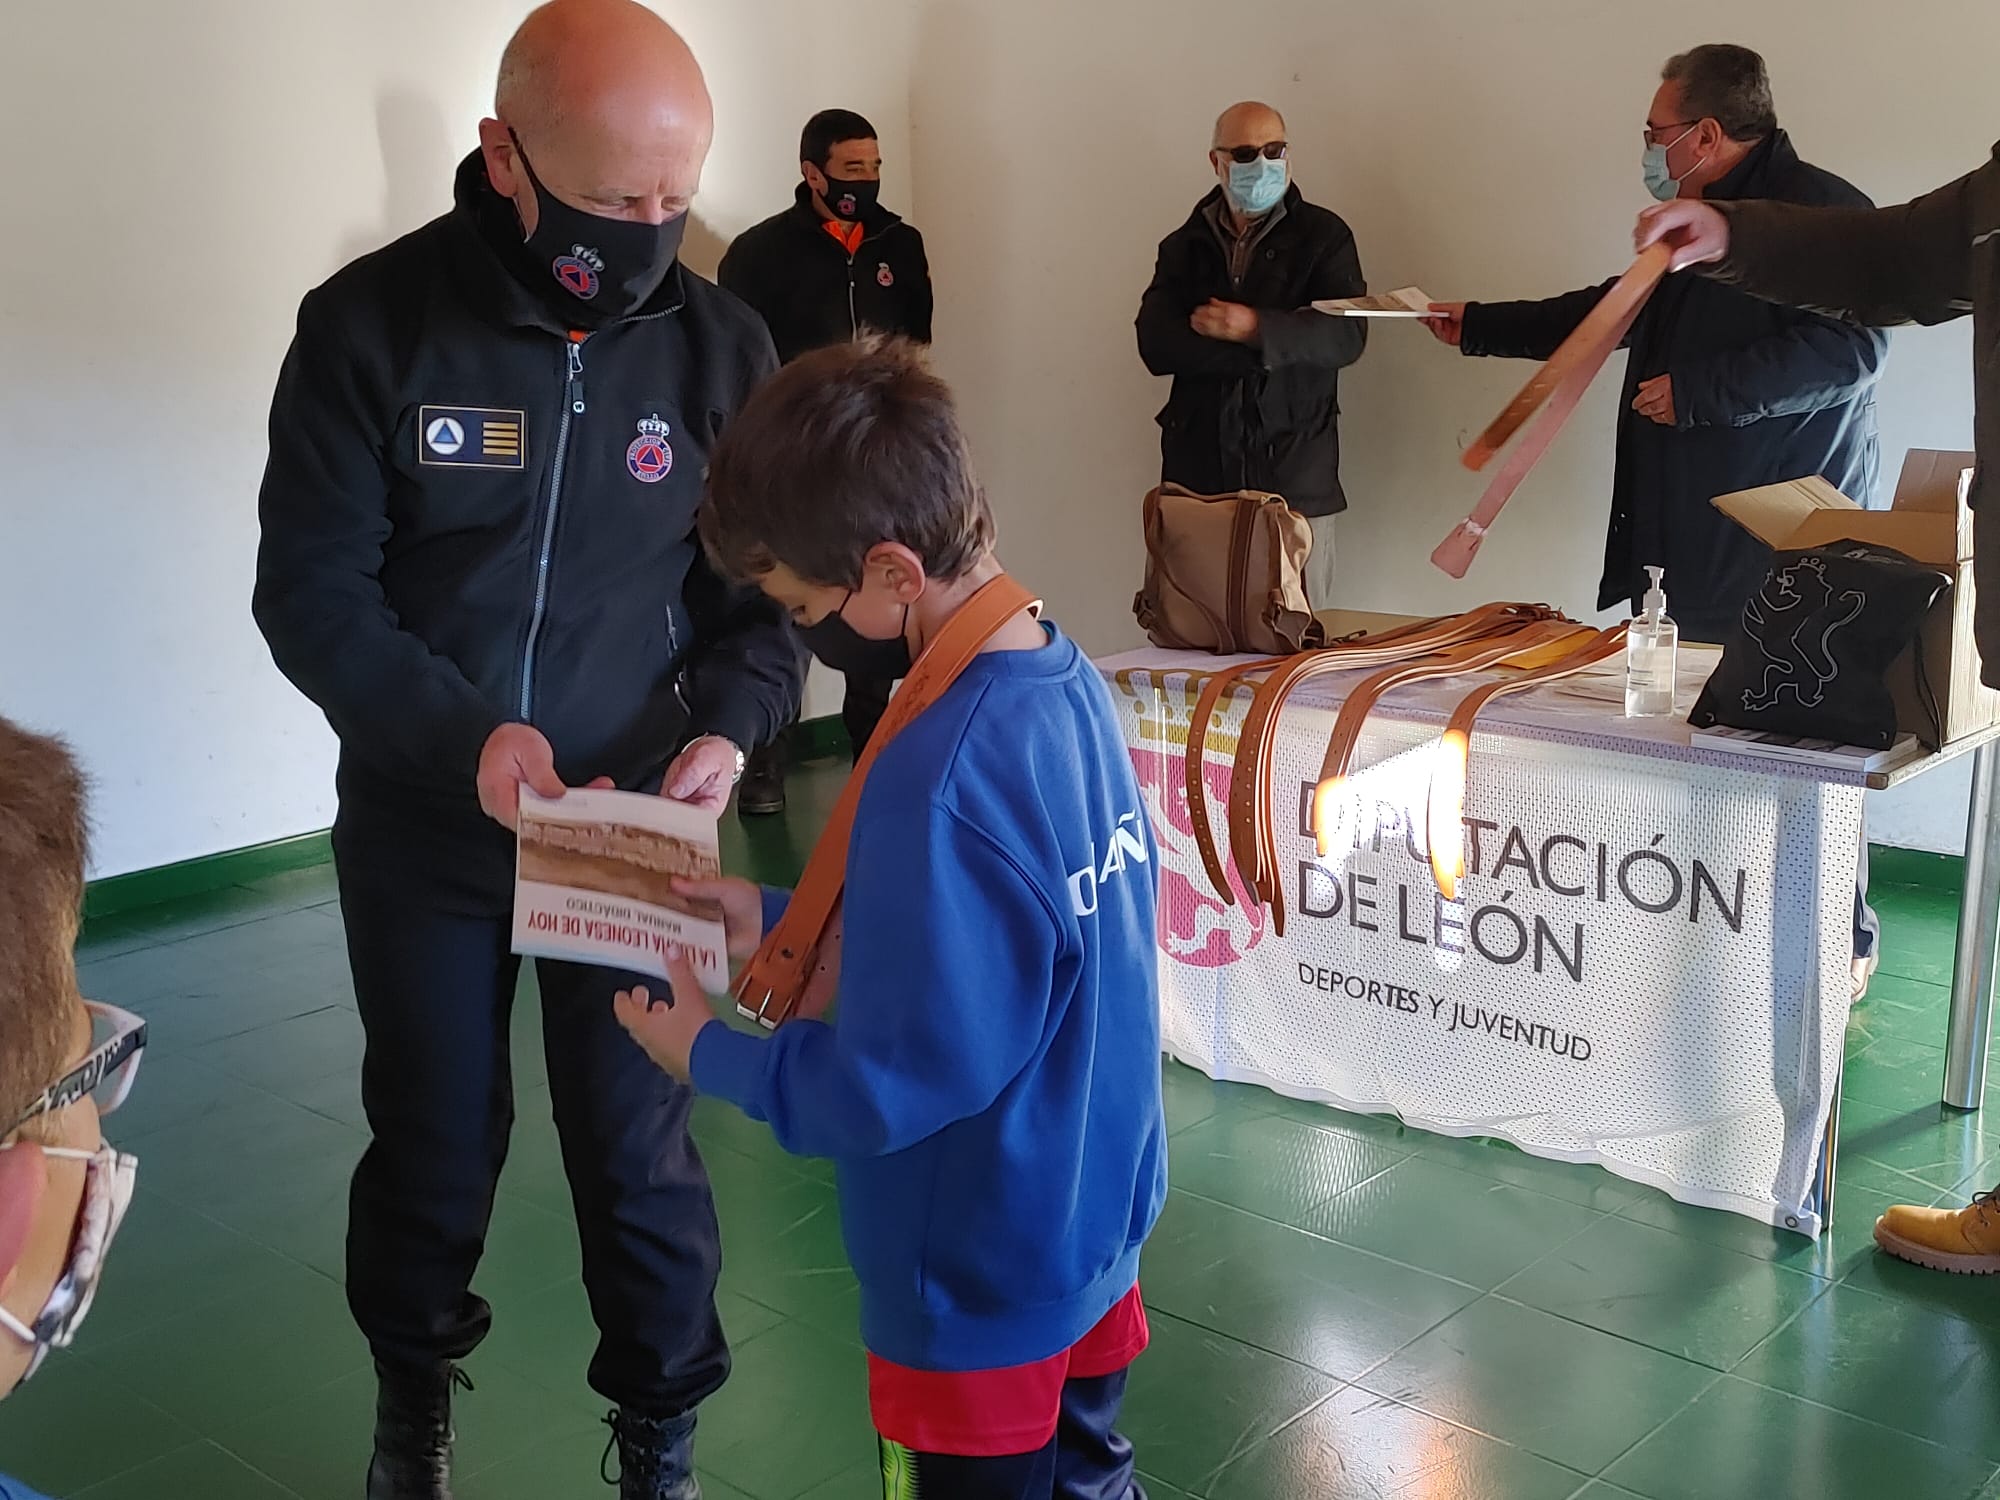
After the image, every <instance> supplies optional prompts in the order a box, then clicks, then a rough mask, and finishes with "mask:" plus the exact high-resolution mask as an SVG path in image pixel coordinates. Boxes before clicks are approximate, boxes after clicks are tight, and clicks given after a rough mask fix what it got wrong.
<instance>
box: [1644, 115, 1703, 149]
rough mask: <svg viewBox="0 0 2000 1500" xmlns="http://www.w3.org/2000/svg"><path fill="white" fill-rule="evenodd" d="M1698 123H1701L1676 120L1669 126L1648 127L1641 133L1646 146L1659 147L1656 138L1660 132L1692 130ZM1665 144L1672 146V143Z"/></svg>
mask: <svg viewBox="0 0 2000 1500" xmlns="http://www.w3.org/2000/svg"><path fill="white" fill-rule="evenodd" d="M1700 123H1701V121H1699V120H1676V121H1674V123H1673V124H1671V125H1648V126H1647V127H1646V129H1645V131H1644V132H1643V133H1644V135H1645V137H1646V144H1647V145H1649V146H1657V145H1660V144H1661V142H1660V141H1659V140H1658V137H1659V135H1660V134H1661V133H1662V132H1664V131H1668V130H1692V129H1694V128H1695V126H1697V125H1699V124H1700ZM1666 144H1668V145H1672V144H1673V142H1671V141H1669V142H1667V143H1666Z"/></svg>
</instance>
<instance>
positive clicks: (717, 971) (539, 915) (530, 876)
mask: <svg viewBox="0 0 2000 1500" xmlns="http://www.w3.org/2000/svg"><path fill="white" fill-rule="evenodd" d="M515 850H516V854H515V866H514V951H515V952H516V953H518V954H521V955H522V956H523V957H528V958H560V959H567V960H569V961H570V962H572V963H586V964H603V965H605V966H606V967H608V968H614V969H630V970H632V971H633V972H635V973H639V974H648V975H651V976H653V977H654V978H657V979H665V978H666V977H667V950H668V948H669V947H673V946H678V947H681V948H684V949H686V950H687V952H688V955H689V957H690V958H692V959H693V961H694V969H695V973H696V974H698V975H699V976H700V977H701V982H702V987H703V988H704V989H706V990H707V991H708V992H709V993H710V994H715V995H719V994H721V993H722V992H723V991H725V990H727V989H728V988H729V959H728V945H727V942H726V940H725V938H724V935H723V930H722V908H721V907H719V906H716V905H713V904H712V903H709V902H704V901H690V900H688V899H687V898H686V897H685V896H682V895H679V894H678V893H676V892H675V890H674V887H673V882H674V880H675V879H676V878H682V879H686V878H690V877H692V878H707V877H712V876H716V875H720V874H721V873H722V850H721V845H720V842H719V840H718V837H717V832H716V819H715V815H714V814H713V813H704V812H701V811H700V810H698V809H696V808H692V807H689V806H687V805H686V804H684V803H680V802H670V801H668V800H667V799H666V798H665V797H654V796H648V795H646V794H644V793H640V792H607V791H573V792H570V793H568V794H567V795H565V796H563V797H562V798H561V799H559V800H557V801H549V800H547V799H546V798H542V797H538V796H536V795H535V794H534V793H532V792H530V791H528V790H527V789H526V788H525V787H524V788H522V790H521V821H520V834H519V837H518V839H517V841H516V844H515ZM607 999H608V997H607Z"/></svg>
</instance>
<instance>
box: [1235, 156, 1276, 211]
mask: <svg viewBox="0 0 2000 1500" xmlns="http://www.w3.org/2000/svg"><path fill="white" fill-rule="evenodd" d="M1287 177H1288V174H1287V172H1286V170H1285V164H1284V163H1283V162H1282V161H1272V160H1271V158H1270V157H1268V156H1260V157H1258V158H1257V159H1256V160H1255V161H1245V162H1234V161H1233V162H1231V163H1229V175H1228V176H1227V177H1226V178H1224V179H1223V184H1222V191H1223V192H1224V193H1225V194H1226V195H1227V196H1228V198H1229V206H1230V207H1231V208H1234V209H1235V210H1236V211H1237V212H1238V213H1240V214H1248V215H1250V216H1251V217H1252V218H1254V217H1256V216H1257V215H1258V214H1267V213H1269V212H1270V211H1271V210H1272V209H1274V208H1276V207H1277V206H1278V200H1279V199H1280V198H1282V197H1284V196H1285V184H1286V181H1287Z"/></svg>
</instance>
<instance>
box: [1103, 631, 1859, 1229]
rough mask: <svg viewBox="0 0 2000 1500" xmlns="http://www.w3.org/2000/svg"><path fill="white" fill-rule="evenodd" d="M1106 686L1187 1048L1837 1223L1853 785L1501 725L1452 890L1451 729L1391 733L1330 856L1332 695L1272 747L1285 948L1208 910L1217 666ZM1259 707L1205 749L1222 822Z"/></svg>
mask: <svg viewBox="0 0 2000 1500" xmlns="http://www.w3.org/2000/svg"><path fill="white" fill-rule="evenodd" d="M1110 676H1111V685H1112V693H1113V696H1114V698H1115V699H1116V701H1117V703H1118V705H1119V712H1120V716H1121V720H1122V723H1123V727H1124V731H1125V738H1126V741H1127V743H1128V744H1129V745H1130V747H1131V751H1132V759H1133V763H1134V765H1135V766H1136V767H1137V768H1138V772H1139V779H1140V783H1141V785H1142V786H1143V787H1144V789H1145V792H1146V797H1147V801H1148V804H1149V808H1150V812H1151V815H1152V819H1153V824H1154V827H1155V830H1156V832H1157V835H1158V840H1159V844H1160V848H1161V853H1162V869H1161V903H1160V932H1159V939H1160V949H1161V980H1162V983H1161V992H1162V1003H1163V1008H1164V1014H1163V1026H1162V1029H1163V1035H1164V1038H1165V1044H1166V1047H1167V1050H1168V1052H1169V1053H1170V1054H1171V1055H1172V1056H1174V1057H1176V1058H1178V1059H1180V1060H1181V1061H1183V1062H1186V1063H1189V1064H1191V1065H1192V1066H1194V1067H1197V1068H1199V1069H1200V1070H1202V1071H1203V1072H1204V1073H1206V1074H1208V1075H1209V1076H1210V1077H1213V1078H1219V1079H1227V1080H1231V1081H1235V1082H1245V1083H1254V1084H1260V1085H1262V1086H1264V1087H1266V1088H1269V1089H1273V1090H1275V1091H1276V1092H1278V1093H1281V1094H1285V1095H1288V1096H1290V1097H1293V1098H1298V1099H1307V1100H1317V1101H1321V1102H1324V1103H1327V1104H1330V1105H1334V1106H1337V1107H1339V1108H1341V1109H1346V1110H1354V1111H1360V1112H1367V1113H1383V1112H1393V1113H1395V1114H1397V1115H1399V1116H1401V1117H1402V1118H1403V1119H1404V1120H1405V1121H1407V1122H1408V1123H1409V1124H1411V1125H1414V1126H1418V1127H1421V1128H1423V1129H1426V1130H1432V1131H1437V1132H1441V1133H1443V1134H1447V1135H1478V1136H1493V1137H1499V1138H1501V1139H1504V1140H1507V1141H1510V1142H1512V1143H1514V1144H1515V1145H1517V1146H1519V1147H1521V1148H1522V1149H1523V1150H1525V1151H1530V1152H1533V1153H1534V1154H1536V1155H1538V1156H1547V1157H1554V1158H1557V1159H1560V1160H1564V1161H1572V1162H1593V1163H1597V1164H1599V1165H1602V1166H1604V1167H1607V1168H1609V1169H1610V1170H1611V1171H1613V1172H1615V1173H1618V1174H1619V1175H1620V1176H1623V1177H1628V1178H1631V1179H1633V1180H1634V1181H1638V1182H1644V1183H1648V1184H1651V1185H1653V1186H1655V1187H1658V1188H1662V1189H1664V1190H1666V1191H1667V1192H1669V1193H1671V1194H1673V1195H1674V1196H1675V1197H1676V1198H1678V1199H1681V1200H1682V1201H1684V1202H1688V1203H1694V1204H1700V1205H1704V1206H1707V1207H1712V1208H1721V1209H1728V1210H1731V1211H1734V1212H1736V1213H1741V1214H1747V1215H1750V1216H1751V1217H1753V1218H1757V1219H1760V1220H1763V1221H1765V1222H1768V1223H1771V1224H1775V1225H1780V1226H1783V1227H1786V1228H1790V1229H1796V1230H1798V1231H1799V1232H1801V1233H1803V1234H1807V1235H1817V1234H1818V1233H1819V1232H1820V1228H1821V1216H1820V1212H1819V1207H1818V1195H1817V1194H1816V1192H1815V1183H1816V1180H1817V1176H1818V1170H1819V1164H1820V1152H1821V1143H1822V1138H1823V1135H1824V1132H1825V1129H1826V1123H1827V1114H1828V1111H1829V1108H1830V1105H1831V1101H1832V1099H1833V1097H1834V1089H1835V1085H1836V1081H1837V1079H1838V1076H1839V1068H1840V1061H1841V1045H1842V1039H1843V1036H1844V1033H1845V1029H1846V1024H1847V1012H1848V1008H1849V1003H1850V1000H1849V990H1850V986H1849V974H1848V965H1849V959H1850V957H1851V951H1850V948H1851V938H1852V930H1851V928H1852V916H1853V904H1854V876H1855V864H1856V854H1857V849H1858V840H1859V831H1860V823H1859V820H1860V814H1861V792H1860V790H1859V788H1857V787H1853V786H1841V785H1827V784H1822V783H1820V782H1816V781H1813V780H1810V779H1806V778H1803V777H1800V776H1797V775H1796V774H1789V775H1788V774H1780V773H1772V774H1763V773H1759V772H1758V771H1756V770H1754V769H1738V768H1730V767H1721V766H1717V765H1713V764H1702V763H1698V762H1695V761H1691V760H1677V759H1671V758H1666V757H1663V756H1660V755H1657V754H1654V755H1633V754H1621V753H1618V752H1615V751H1606V750H1605V749H1603V748H1602V747H1601V746H1599V747H1594V748H1592V747H1585V746H1582V745H1579V744H1569V743H1562V742H1560V741H1559V740H1558V739H1548V738H1543V739H1530V738H1524V737H1521V736H1518V735H1511V734H1487V733H1481V734H1479V735H1478V736H1477V737H1476V738H1475V740H1474V742H1473V754H1472V764H1471V774H1470V780H1469V782H1468V785H1467V790H1466V797H1465V858H1466V863H1467V874H1466V878H1465V880H1464V881H1463V883H1462V885H1461V888H1460V890H1459V892H1458V896H1459V899H1458V900H1456V901H1451V902H1447V901H1445V900H1444V899H1443V898H1442V897H1441V896H1440V894H1439V892H1438V889H1437V887H1436V885H1435V883H1434V882H1433V880H1432V877H1431V874H1430V869H1429V855H1428V850H1427V848H1426V839H1425V827H1426V806H1427V799H1428V793H1429V782H1430V767H1431V764H1432V761H1433V759H1434V757H1435V756H1436V755H1437V754H1438V753H1439V747H1438V744H1437V738H1436V735H1437V732H1436V730H1435V729H1433V728H1431V727H1429V726H1427V725H1425V724H1421V723H1411V722H1406V721H1405V722H1398V721H1396V720H1395V719H1393V718H1388V717H1384V716H1382V715H1380V714H1378V715H1377V716H1376V717H1375V718H1374V719H1373V720H1372V721H1371V723H1370V726H1369V728H1368V729H1367V731H1366V732H1365V733H1364V734H1363V736H1362V739H1361V744H1360V753H1359V755H1358V756H1357V758H1356V762H1355V764H1356V765H1357V767H1363V768H1365V769H1362V770H1360V771H1359V773H1358V774H1357V775H1356V776H1354V777H1353V778H1352V780H1351V782H1350V783H1349V789H1350V794H1351V795H1350V796H1349V797H1348V799H1347V802H1346V804H1345V807H1344V810H1343V812H1342V821H1341V828H1342V841H1341V842H1342V847H1341V848H1339V849H1337V850H1336V851H1335V854H1334V856H1333V857H1331V858H1329V859H1326V860H1323V861H1322V860H1320V859H1319V858H1317V856H1316V853H1315V850H1314V847H1313V840H1312V838H1311V836H1310V834H1309V833H1308V832H1307V831H1306V825H1305V807H1306V796H1307V789H1308V788H1309V787H1310V785H1311V784H1312V782H1313V781H1315V780H1316V779H1317V777H1318V774H1319V763H1320V758H1321V756H1322V755H1323V754H1324V751H1325V746H1326V741H1327V735H1328V731H1329V730H1330V729H1331V728H1332V724H1333V713H1332V711H1331V705H1332V704H1333V703H1335V702H1337V699H1338V696H1339V692H1340V688H1339V687H1338V686H1335V687H1333V688H1331V689H1329V690H1327V691H1325V692H1321V693H1319V695H1318V697H1317V698H1316V699H1315V697H1314V696H1313V695H1312V693H1311V691H1309V692H1308V694H1302V695H1301V698H1300V700H1298V704H1297V706H1294V707H1292V708H1290V709H1288V711H1287V712H1286V715H1285V719H1284V722H1283V727H1282V730H1281V733H1280V736H1279V748H1278V753H1277V756H1276V777H1275V786H1276V791H1275V797H1274V801H1275V803H1276V805H1277V806H1278V807H1279V808H1280V810H1281V812H1280V817H1279V829H1278V833H1279V839H1278V847H1279V860H1280V864H1281V866H1282V868H1283V870H1284V886H1285V901H1286V906H1287V908H1288V913H1289V919H1288V922H1287V924H1286V931H1285V933H1284V935H1283V936H1282V937H1280V936H1279V935H1278V933H1277V932H1276V930H1275V926H1274V923H1273V922H1272V919H1271V916H1270V914H1269V913H1268V912H1265V911H1261V910H1253V909H1249V907H1248V903H1247V902H1239V903H1238V904H1236V905H1225V904H1224V903H1223V902H1222V901H1220V900H1219V899H1217V896H1216V893H1215V892H1214V891H1213V890H1212V889H1211V888H1210V885H1209V882H1208V878H1207V876H1206V875H1205V874H1204V873H1203V870H1202V865H1201V860H1200V856H1199V854H1198V853H1197V851H1196V848H1195V843H1194V837H1193V827H1192V824H1191V823H1190V821H1189V817H1188V809H1187V799H1186V796H1185V793H1184V790H1183V787H1184V770H1183V768H1184V766H1185V763H1186V752H1187V726H1188V720H1189V717H1190V711H1191V709H1192V707H1193V704H1194V700H1195V697H1196V695H1197V694H1198V692H1199V690H1200V687H1201V681H1202V679H1201V678H1200V676H1199V675H1195V674H1190V673H1187V672H1185V671H1162V670H1146V669H1139V668H1131V667H1126V668H1123V669H1119V670H1115V671H1112V672H1111V674H1110ZM1315 702H1317V703H1318V704H1319V706H1311V705H1313V704H1314V703H1315ZM1247 704H1248V698H1247V695H1246V694H1243V693H1236V694H1233V695H1232V697H1231V700H1230V701H1229V702H1228V703H1227V704H1226V705H1225V707H1224V709H1223V711H1222V712H1221V713H1220V714H1219V715H1218V721H1217V725H1216V727H1215V729H1214V730H1213V731H1212V732H1211V734H1210V737H1209V741H1208V756H1207V762H1206V764H1205V765H1204V766H1203V773H1204V779H1205V781H1206V783H1207V788H1208V797H1209V807H1210V810H1211V818H1212V820H1213V822H1214V824H1215V826H1216V828H1217V829H1218V830H1219V831H1220V830H1224V829H1226V826H1227V797H1228V790H1229V781H1230V763H1231V758H1232V757H1233V756H1234V754H1235V750H1236V732H1237V729H1238V728H1239V726H1240V725H1241V723H1242V720H1243V715H1244V711H1245V709H1246V707H1247ZM1496 717H1497V715H1496ZM1222 836H1223V837H1224V838H1225V840H1226V837H1227V835H1226V832H1225V833H1223V834H1222ZM1231 873H1232V878H1234V871H1233V870H1232V872H1231Z"/></svg>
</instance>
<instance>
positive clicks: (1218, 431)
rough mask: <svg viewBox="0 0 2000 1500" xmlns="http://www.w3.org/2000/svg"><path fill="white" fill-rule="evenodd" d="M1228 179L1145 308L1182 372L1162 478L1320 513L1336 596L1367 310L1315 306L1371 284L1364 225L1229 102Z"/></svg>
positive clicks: (1250, 110) (1163, 442)
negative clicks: (1349, 385) (1352, 222)
mask: <svg viewBox="0 0 2000 1500" xmlns="http://www.w3.org/2000/svg"><path fill="white" fill-rule="evenodd" d="M1208 160H1209V166H1210V169H1211V170H1212V171H1213V172H1214V173H1215V175H1216V176H1217V177H1218V178H1220V179H1221V181H1220V183H1219V184H1218V185H1217V186H1216V187H1215V188H1214V189H1213V190H1212V191H1211V192H1210V193H1209V194H1208V196H1207V197H1205V198H1203V199H1202V200H1201V202H1200V203H1198V204H1196V205H1195V210H1194V212H1193V213H1192V214H1190V215H1189V216H1188V220H1187V222H1186V223H1185V224H1183V225H1182V226H1181V227H1180V228H1179V229H1176V230H1175V231H1174V232H1173V233H1172V234H1170V235H1168V236H1167V237H1166V238H1165V239H1164V240H1162V241H1161V242H1160V256H1159V262H1158V264H1157V266H1156V267H1155V268H1154V271H1153V282H1152V285H1150V286H1148V287H1147V288H1146V294H1145V296H1144V298H1142V299H1141V301H1140V303H1139V319H1138V328H1139V357H1140V358H1141V359H1143V360H1144V361H1145V362H1146V368H1147V369H1148V370H1150V371H1152V372H1153V373H1154V374H1155V375H1171V376H1172V377H1173V381H1174V386H1173V392H1172V394H1171V395H1169V396H1168V398H1167V404H1166V406H1165V408H1164V409H1163V410H1162V411H1161V412H1160V415H1159V423H1160V476H1161V478H1162V479H1163V480H1165V481H1167V482H1169V483H1173V484H1179V485H1184V486H1186V487H1187V488H1188V489H1191V490H1196V491H1198V492H1201V493H1203V494H1211V493H1215V492H1218V491H1224V490H1238V489H1254V490H1269V491H1270V492H1272V493H1273V494H1277V495H1282V496H1283V497H1284V498H1285V500H1286V501H1287V502H1288V503H1289V504H1290V505H1291V507H1292V509H1293V510H1295V511H1297V512H1298V513H1299V514H1300V515H1302V516H1305V517H1307V518H1308V519H1309V520H1310V521H1311V523H1312V532H1313V551H1312V557H1311V559H1310V560H1309V561H1308V563H1307V565H1306V590H1307V593H1308V594H1309V595H1310V596H1311V598H1312V602H1313V604H1314V605H1315V606H1316V607H1317V608H1321V609H1324V608H1327V607H1329V606H1330V605H1331V604H1332V603H1333V518H1334V517H1335V516H1336V515H1338V514H1339V513H1340V512H1341V511H1344V510H1346V509H1347V494H1346V492H1345V491H1344V490H1343V489H1342V488H1341V485H1340V427H1339V420H1338V419H1339V414H1340V389H1339V387H1340V371H1341V370H1342V369H1343V368H1344V367H1346V366H1348V365H1351V364H1353V363H1354V361H1355V360H1357V359H1359V358H1360V357H1361V350H1362V347H1363V345H1364V344H1365V343H1366V341H1367V325H1366V323H1365V321H1364V320H1363V319H1360V318H1332V317H1328V316H1327V315H1326V314H1324V313H1318V312H1314V311H1313V310H1312V308H1311V306H1310V304H1311V303H1313V302H1315V301H1318V300H1320V299H1323V298H1333V297H1358V296H1360V295H1361V294H1362V293H1364V292H1365V291H1367V290H1368V285H1367V283H1366V282H1365V281H1364V280H1363V279H1362V276H1361V257H1360V255H1359V253H1358V252H1357V251H1356V249H1355V247H1354V235H1353V233H1352V231H1350V230H1349V229H1348V227H1347V225H1346V223H1345V221H1343V220H1342V219H1341V217H1340V216H1339V215H1338V214H1335V213H1330V212H1329V211H1327V210H1326V209H1324V208H1320V207H1318V206H1317V205H1315V204H1311V203H1308V202H1306V200H1305V197H1304V195H1303V194H1301V193H1300V192H1299V190H1298V187H1297V185H1296V184H1294V183H1293V182H1292V181H1291V147H1290V145H1289V144H1288V143H1287V142H1286V140H1285V122H1284V119H1283V117H1282V116H1280V115H1279V113H1278V112H1277V111H1276V110H1275V109H1272V108H1271V107H1270V106H1269V105H1266V104H1255V103H1246V104H1238V105H1234V106H1232V107H1231V108H1230V109H1228V110H1226V111H1225V112H1224V113H1223V115H1222V117H1221V118H1220V119H1219V120H1217V121H1216V122H1215V133H1214V135H1213V136H1212V137H1211V138H1210V148H1209V153H1208Z"/></svg>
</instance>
